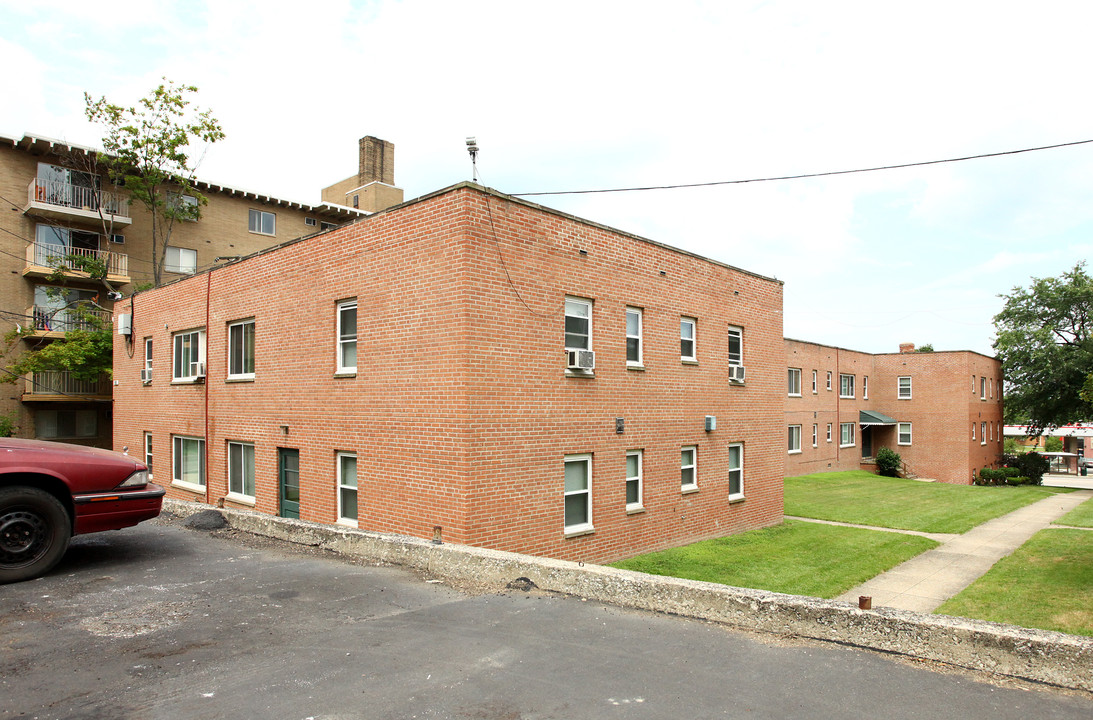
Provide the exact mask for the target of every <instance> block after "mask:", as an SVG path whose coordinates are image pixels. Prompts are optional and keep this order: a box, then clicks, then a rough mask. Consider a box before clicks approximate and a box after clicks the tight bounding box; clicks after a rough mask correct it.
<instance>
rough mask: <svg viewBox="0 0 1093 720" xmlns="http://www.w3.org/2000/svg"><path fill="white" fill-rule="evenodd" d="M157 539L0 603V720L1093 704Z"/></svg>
mask: <svg viewBox="0 0 1093 720" xmlns="http://www.w3.org/2000/svg"><path fill="white" fill-rule="evenodd" d="M429 580H430V579H429V578H425V577H419V576H417V575H415V574H412V573H409V572H406V571H404V570H401V569H398V568H391V567H368V566H362V565H358V564H354V563H352V562H350V561H347V560H345V559H342V558H338V557H335V556H332V555H327V554H325V553H320V552H315V551H308V550H301V549H299V548H296V547H294V546H292V545H289V544H282V543H279V542H276V541H270V540H261V539H257V538H253V537H251V536H248V535H245V534H242V533H238V532H233V531H215V532H208V531H197V530H191V529H188V528H184V527H181V526H179V525H176V524H172V523H169V522H166V521H156V522H154V523H146V524H144V525H141V526H139V527H136V528H130V529H127V530H123V531H119V532H112V533H101V534H98V535H88V536H83V537H79V538H76V539H75V540H74V541H73V545H72V547H71V549H70V550H69V552H68V554H67V555H66V556H65V559H64V560H63V561H62V563H61V565H59V566H58V567H57V568H56V569H55V570H54V571H53V572H52V573H50V574H49V575H48V576H47V577H44V578H40V579H38V580H34V581H31V582H26V583H20V584H16V585H7V586H0V648H2V652H0V718H14V717H36V718H172V719H174V718H222V717H229V716H239V717H262V718H294V719H295V718H300V719H302V718H330V719H335V718H336V719H339V720H341V719H345V718H502V719H510V718H513V719H514V718H604V717H607V718H610V717H636V718H673V719H677V718H810V719H812V718H828V717H846V718H857V717H872V716H876V715H878V714H880V715H883V716H884V717H885V718H886V720H890V719H898V718H952V717H972V718H978V717H990V718H992V720H993V719H1000V720H1005V719H1007V718H1014V719H1015V720H1016V719H1017V718H1020V719H1021V720H1026V719H1027V718H1028V717H1037V718H1083V719H1084V718H1089V717H1091V716H1093V696H1091V695H1089V694H1087V693H1077V692H1064V691H1060V690H1057V689H1054V688H1047V687H1043V686H1031V685H1027V684H1016V683H998V682H989V681H988V680H990V678H988V677H987V676H983V675H973V674H970V673H965V672H955V671H948V670H946V669H945V668H941V667H938V666H936V665H928V664H923V663H910V662H907V661H904V660H899V659H896V658H892V657H889V656H885V655H881V654H878V653H873V652H867V651H861V650H855V649H850V648H843V647H838V646H833V645H827V644H818V643H802V642H797V641H793V640H789V639H782V638H775V637H771V636H766V635H758V634H754V635H753V634H749V633H745V632H740V631H736V630H730V629H727V628H724V627H722V626H719V625H715V624H709V623H703V622H698V621H693V620H688V619H684V618H679V617H672V616H666V615H657V614H653V613H648V612H638V611H631V610H625V609H620V608H616V607H611V606H604V605H603V604H602V603H593V602H584V601H582V600H581V599H580V598H572V597H561V596H554V595H548V594H545V593H539V592H536V591H530V592H520V591H515V590H513V591H509V592H507V593H504V594H495V593H492V594H477V593H474V592H465V591H461V590H458V589H454V588H451V587H447V586H445V585H443V584H441V583H436V582H429Z"/></svg>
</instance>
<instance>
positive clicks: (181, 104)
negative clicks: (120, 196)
mask: <svg viewBox="0 0 1093 720" xmlns="http://www.w3.org/2000/svg"><path fill="white" fill-rule="evenodd" d="M163 80H164V82H163V84H161V85H160V86H159V87H158V88H156V89H155V90H153V91H152V92H151V93H149V94H148V96H147V97H145V98H142V99H141V100H140V101H139V102H138V104H137V105H136V106H132V107H123V106H121V105H115V104H113V103H109V102H107V100H106V98H105V97H101V98H99V99H98V100H95V99H94V98H92V97H91V95H89V94H88V93H84V103H85V105H86V108H85V114H86V116H87V119H88V120H91V121H92V122H94V123H98V124H99V125H101V126H102V127H103V128H104V135H103V139H102V145H103V150H105V151H106V152H105V153H104V154H103V155H102V156H100V158H99V163H100V165H101V166H103V167H105V169H106V171H107V175H108V176H109V178H110V180H111V181H112V182H113V183H114V184H116V185H119V186H122V187H124V188H125V189H126V190H127V191H128V192H129V195H130V197H131V199H132V200H133V201H135V202H137V203H140V204H141V205H143V206H144V207H145V208H146V209H147V210H148V214H149V216H150V217H151V233H152V237H151V240H152V262H153V265H152V279H153V282H154V283H155V285H157V286H158V285H160V284H161V282H162V278H163V266H164V262H165V260H166V257H167V245H168V243H169V242H170V240H171V232H172V231H173V229H174V225H175V223H176V222H178V221H180V220H196V219H197V218H199V217H200V216H201V206H203V205H205V204H207V203H208V200H207V199H206V198H205V196H204V195H202V194H201V193H200V192H199V191H198V190H197V183H196V179H195V177H194V174H195V172H196V169H197V163H196V162H194V161H193V160H192V159H191V152H192V151H193V150H195V149H196V148H195V147H194V146H196V145H199V144H202V143H204V144H211V143H215V142H217V141H219V140H222V139H224V131H223V130H222V129H221V127H220V123H219V122H217V120H216V119H215V118H213V117H212V115H211V111H209V110H199V109H198V108H191V107H190V100H188V99H187V96H189V95H192V94H193V93H196V92H197V88H196V87H194V86H193V85H177V84H175V83H174V82H172V81H170V80H167V78H164V79H163ZM202 152H203V151H202ZM199 157H200V155H199ZM190 198H192V200H191V199H190Z"/></svg>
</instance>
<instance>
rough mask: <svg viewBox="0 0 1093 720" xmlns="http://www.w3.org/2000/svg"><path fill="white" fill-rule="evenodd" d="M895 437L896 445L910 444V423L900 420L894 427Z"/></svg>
mask: <svg viewBox="0 0 1093 720" xmlns="http://www.w3.org/2000/svg"><path fill="white" fill-rule="evenodd" d="M896 432H897V437H896V444H898V445H910V444H911V423H909V422H901V423H899V425H898V426H897V427H896Z"/></svg>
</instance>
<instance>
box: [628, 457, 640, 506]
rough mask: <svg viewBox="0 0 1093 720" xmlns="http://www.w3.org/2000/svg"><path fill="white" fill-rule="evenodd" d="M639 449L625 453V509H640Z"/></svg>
mask: <svg viewBox="0 0 1093 720" xmlns="http://www.w3.org/2000/svg"><path fill="white" fill-rule="evenodd" d="M641 456H642V451H641V450H631V451H630V452H628V453H626V509H627V510H640V509H641V507H642V498H641V492H642V487H641V460H642V457H641Z"/></svg>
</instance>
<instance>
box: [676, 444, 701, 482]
mask: <svg viewBox="0 0 1093 720" xmlns="http://www.w3.org/2000/svg"><path fill="white" fill-rule="evenodd" d="M679 477H680V487H681V488H682V489H683V491H684V492H686V491H688V490H697V489H698V448H697V447H695V446H694V445H691V446H689V447H684V448H680V451H679Z"/></svg>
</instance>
